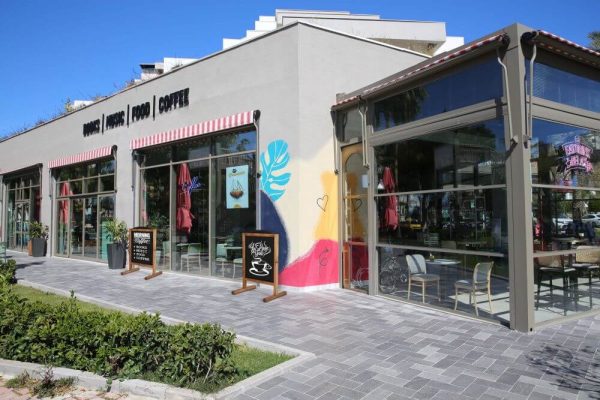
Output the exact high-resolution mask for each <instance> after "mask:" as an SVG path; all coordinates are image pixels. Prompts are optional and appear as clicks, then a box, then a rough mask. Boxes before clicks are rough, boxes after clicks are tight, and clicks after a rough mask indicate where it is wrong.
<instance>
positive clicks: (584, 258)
mask: <svg viewBox="0 0 600 400" xmlns="http://www.w3.org/2000/svg"><path fill="white" fill-rule="evenodd" d="M0 253H2V250H0ZM575 259H576V261H577V262H581V263H592V264H598V263H600V250H599V249H598V248H597V247H594V246H579V247H577V253H576V255H575Z"/></svg>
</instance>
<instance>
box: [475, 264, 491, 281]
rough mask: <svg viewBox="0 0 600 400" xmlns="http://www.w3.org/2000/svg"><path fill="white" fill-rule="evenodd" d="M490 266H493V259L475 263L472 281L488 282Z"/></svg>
mask: <svg viewBox="0 0 600 400" xmlns="http://www.w3.org/2000/svg"><path fill="white" fill-rule="evenodd" d="M492 268H494V262H493V261H489V262H480V263H477V265H475V269H474V270H473V282H475V283H488V282H489V281H490V275H491V274H492Z"/></svg>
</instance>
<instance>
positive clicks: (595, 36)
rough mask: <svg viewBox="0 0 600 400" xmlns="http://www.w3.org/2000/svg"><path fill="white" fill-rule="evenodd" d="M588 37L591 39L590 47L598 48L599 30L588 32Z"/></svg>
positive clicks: (599, 47)
mask: <svg viewBox="0 0 600 400" xmlns="http://www.w3.org/2000/svg"><path fill="white" fill-rule="evenodd" d="M588 38H589V39H590V40H591V42H590V47H591V48H592V49H595V50H600V31H594V32H590V33H589V34H588Z"/></svg>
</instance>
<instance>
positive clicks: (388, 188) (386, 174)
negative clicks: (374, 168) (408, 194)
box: [383, 167, 398, 230]
mask: <svg viewBox="0 0 600 400" xmlns="http://www.w3.org/2000/svg"><path fill="white" fill-rule="evenodd" d="M383 187H384V189H385V192H386V193H393V192H394V191H395V190H396V182H395V181H394V176H393V175H392V171H391V170H390V168H389V167H385V168H384V170H383ZM385 227H386V228H388V229H390V230H395V229H396V228H397V227H398V199H397V198H396V196H388V197H387V204H386V207H385Z"/></svg>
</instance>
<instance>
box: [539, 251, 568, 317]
mask: <svg viewBox="0 0 600 400" xmlns="http://www.w3.org/2000/svg"><path fill="white" fill-rule="evenodd" d="M535 260H537V262H536V264H537V285H538V287H537V298H536V302H535V309H536V310H537V309H538V308H539V305H540V295H541V287H542V283H543V281H544V280H547V281H548V282H549V283H548V286H549V287H550V302H551V303H553V302H554V287H555V285H554V279H555V278H556V277H559V278H561V279H562V290H563V296H562V298H563V314H564V315H565V316H566V315H567V296H570V295H571V293H570V292H571V280H572V278H573V275H575V277H576V275H577V271H576V269H575V268H573V267H572V266H567V267H565V266H564V264H563V259H562V258H561V257H560V256H546V257H537V258H535ZM577 308H578V305H577V300H575V309H576V310H577Z"/></svg>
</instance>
